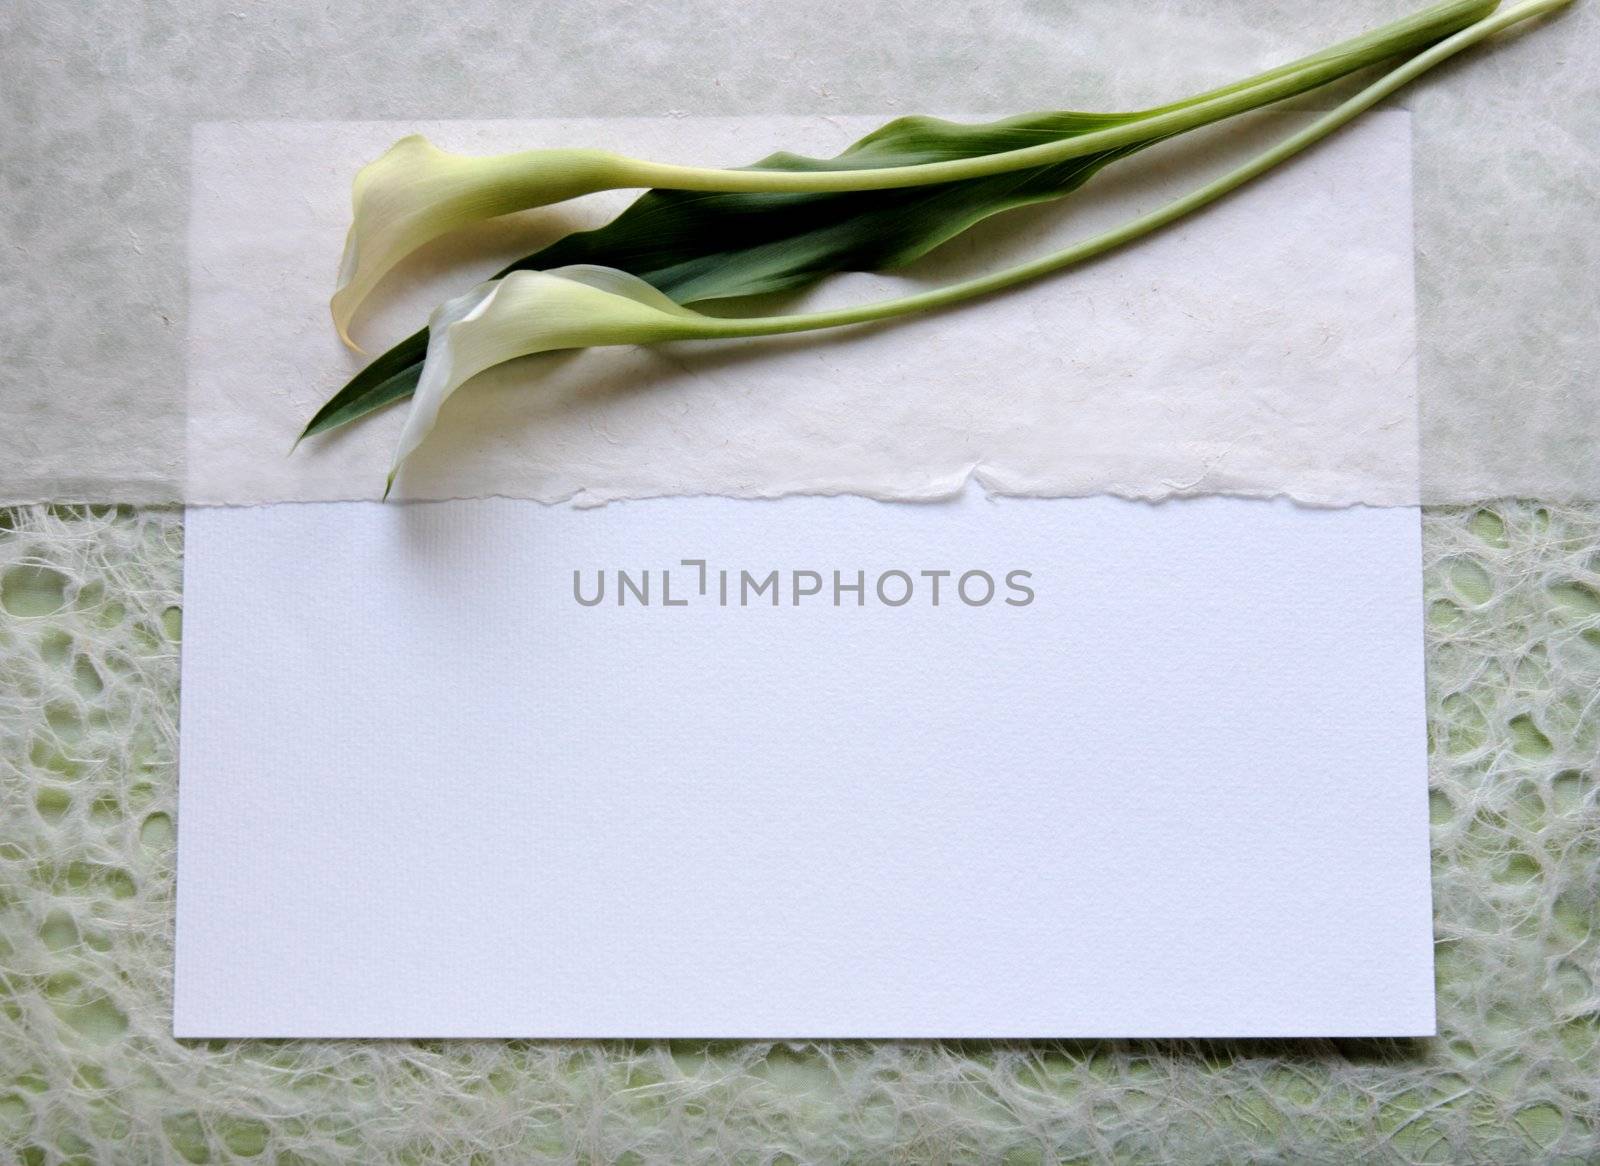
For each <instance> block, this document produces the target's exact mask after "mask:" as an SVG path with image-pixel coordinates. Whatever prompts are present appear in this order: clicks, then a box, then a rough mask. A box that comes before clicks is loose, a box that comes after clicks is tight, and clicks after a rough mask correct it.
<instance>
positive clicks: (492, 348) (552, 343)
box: [384, 266, 726, 496]
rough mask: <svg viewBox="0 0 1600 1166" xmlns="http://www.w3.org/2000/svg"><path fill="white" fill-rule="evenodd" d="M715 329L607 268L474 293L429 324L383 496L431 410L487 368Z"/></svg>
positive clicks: (446, 306)
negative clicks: (526, 358) (423, 354)
mask: <svg viewBox="0 0 1600 1166" xmlns="http://www.w3.org/2000/svg"><path fill="white" fill-rule="evenodd" d="M720 324H721V322H720V321H717V320H715V319H713V318H712V317H710V316H703V315H701V314H700V313H699V312H694V311H691V310H689V309H688V308H685V307H682V306H681V305H679V304H676V303H674V302H673V301H672V300H670V299H668V298H667V297H666V296H665V295H663V294H662V293H661V292H659V291H657V290H656V289H655V288H653V287H651V286H650V285H649V284H648V283H645V282H644V280H642V279H639V278H637V277H635V276H632V275H629V274H628V273H627V272H624V271H617V270H616V269H614V268H610V267H587V266H580V267H558V268H552V269H551V270H549V271H515V272H512V273H511V274H510V275H507V276H505V277H504V278H502V279H494V280H490V281H488V282H487V283H480V284H479V285H478V286H477V287H475V288H473V289H472V290H471V291H469V292H467V293H466V294H465V295H461V296H457V297H456V298H455V299H453V300H447V301H446V302H445V303H443V304H441V305H440V306H439V307H438V309H436V310H435V311H434V313H433V316H432V317H431V318H430V319H429V320H428V357H427V360H426V361H425V362H424V363H423V366H422V376H421V378H420V379H419V380H418V381H417V391H416V394H415V395H414V396H413V397H412V399H411V411H410V413H409V414H407V416H406V422H405V426H404V428H403V429H402V430H401V431H400V442H399V445H398V446H397V447H396V449H395V455H394V464H393V465H392V467H391V468H390V470H389V486H391V487H392V486H393V485H394V479H395V474H397V473H398V472H399V470H400V464H401V463H402V462H403V461H405V459H406V458H407V457H409V456H410V455H411V453H412V452H413V451H414V450H415V449H416V448H417V446H419V445H421V444H422V440H423V438H425V437H427V435H428V433H429V432H430V431H431V430H432V429H433V427H434V424H435V422H437V420H438V418H439V409H440V407H441V406H442V405H443V404H444V403H445V401H446V400H447V399H449V397H450V395H451V394H452V393H454V392H455V391H456V390H457V389H458V388H460V387H461V386H462V385H463V384H465V383H466V382H467V381H468V380H470V379H471V378H473V377H475V376H477V375H478V374H479V373H480V372H482V371H484V370H485V369H487V368H492V367H493V366H495V365H497V364H502V363H504V362H505V361H508V360H515V359H516V358H517V357H520V356H532V355H534V354H535V353H539V352H554V351H557V350H558V349H563V348H594V347H598V346H602V345H608V344H655V343H658V342H660V341H663V340H684V339H693V338H697V337H710V336H718V335H722V334H724V333H725V331H726V329H725V327H720V326H719V325H720ZM384 493H385V495H386V496H387V494H388V490H387V489H386V490H385V491H384Z"/></svg>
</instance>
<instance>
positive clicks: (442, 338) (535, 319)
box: [384, 0, 1571, 497]
mask: <svg viewBox="0 0 1600 1166" xmlns="http://www.w3.org/2000/svg"><path fill="white" fill-rule="evenodd" d="M1569 3H1571V0H1523V3H1520V4H1517V5H1515V6H1513V7H1511V8H1508V9H1505V10H1504V11H1502V12H1499V13H1497V14H1495V15H1493V16H1490V17H1488V18H1486V19H1484V20H1480V21H1478V22H1477V23H1476V24H1472V25H1469V26H1468V27H1467V28H1465V29H1463V30H1461V31H1460V32H1458V33H1456V34H1455V35H1453V36H1450V37H1447V38H1446V39H1444V40H1442V41H1440V42H1439V43H1438V44H1436V45H1434V46H1433V47H1432V48H1430V49H1428V50H1426V51H1425V52H1423V53H1420V54H1419V55H1418V56H1416V57H1414V58H1413V59H1411V60H1410V61H1408V62H1406V63H1405V64H1404V65H1402V66H1400V67H1399V68H1398V69H1395V70H1394V71H1393V72H1390V73H1388V74H1387V75H1385V76H1384V77H1382V78H1380V79H1379V80H1377V81H1375V82H1374V83H1372V84H1371V85H1369V86H1367V87H1366V88H1365V89H1363V90H1361V91H1360V92H1359V93H1357V94H1355V95H1354V96H1352V97H1350V98H1348V99H1347V100H1346V101H1344V102H1343V103H1342V104H1340V105H1339V106H1338V107H1337V108H1335V109H1333V110H1330V111H1329V112H1328V113H1325V114H1323V115H1322V116H1320V117H1318V118H1317V119H1316V120H1315V121H1313V122H1311V123H1310V124H1309V125H1307V126H1305V127H1304V128H1302V129H1300V130H1299V131H1297V132H1296V133H1293V134H1291V135H1289V136H1288V137H1286V138H1284V139H1283V140H1282V141H1280V142H1279V143H1278V144H1277V145H1275V146H1273V147H1272V148H1270V149H1268V150H1266V151H1264V152H1262V153H1261V154H1258V155H1257V156H1256V157H1254V158H1252V159H1251V160H1250V161H1248V162H1246V163H1244V164H1243V165H1242V166H1239V167H1238V168H1236V169H1234V170H1231V171H1229V172H1228V173H1226V174H1224V175H1222V176H1220V177H1218V178H1215V179H1213V180H1212V181H1210V182H1208V183H1206V184H1205V185H1204V186H1201V187H1199V188H1197V189H1195V190H1192V191H1190V192H1189V193H1188V194H1186V195H1184V196H1183V197H1181V198H1178V199H1175V200H1174V201H1172V202H1170V203H1168V204H1166V205H1165V206H1163V207H1160V208H1158V209H1156V210H1153V211H1150V212H1148V213H1146V214H1143V215H1140V216H1138V217H1137V218H1134V219H1131V220H1129V221H1128V222H1125V223H1123V224H1121V225H1120V226H1118V227H1114V228H1112V229H1111V230H1109V231H1106V232H1105V233H1103V234H1100V235H1096V236H1094V237H1092V238H1089V239H1085V240H1084V241H1082V242H1080V243H1075V244H1073V245H1072V246H1070V247H1067V248H1065V249H1064V250H1061V251H1057V252H1055V253H1053V254H1050V255H1044V256H1041V257H1039V258H1037V259H1034V260H1031V261H1029V262H1027V263H1022V264H1018V265H1017V266H1015V267H1008V268H1005V269H1003V270H1001V271H996V272H993V273H991V274H989V275H984V276H979V277H977V278H975V279H969V280H964V281H962V282H960V283H953V284H949V285H947V286H945V287H941V288H935V289H933V290H931V291H925V292H919V293H917V294H915V295H910V296H903V297H901V298H898V299H889V300H878V301H875V302H872V303H867V304H860V305H856V306H854V307H847V308H838V309H834V310H831V311H824V312H809V313H801V314H797V315H787V316H754V317H732V318H730V317H721V316H707V315H703V314H702V313H700V312H696V311H693V310H691V309H689V308H685V307H683V306H682V305H681V304H679V303H677V302H676V301H675V300H673V299H671V298H670V297H668V296H667V295H666V294H664V293H663V292H661V291H660V290H658V289H657V288H656V287H655V286H653V285H652V284H649V283H646V282H645V281H644V280H642V279H640V278H638V277H637V276H634V275H630V274H628V273H627V272H624V271H619V270H617V269H615V268H610V267H599V266H586V265H580V266H571V267H560V268H553V269H551V270H549V271H514V272H512V273H510V274H508V275H506V276H504V277H502V278H500V279H495V280H490V281H489V282H487V283H482V284H479V285H478V286H477V287H475V288H473V289H472V291H470V292H468V293H467V294H466V295H463V296H459V297H457V298H456V299H453V300H450V301H448V302H447V303H445V304H444V305H442V306H441V307H440V308H439V309H438V310H437V311H436V312H435V313H434V314H433V317H432V319H430V320H429V322H428V348H427V357H426V359H425V360H424V362H423V366H422V373H421V376H420V379H419V380H418V382H417V388H416V392H415V395H414V396H413V398H412V403H411V413H410V415H409V416H408V417H407V418H406V423H405V426H404V428H403V429H402V431H401V434H400V443H399V446H398V448H397V449H396V451H395V457H394V464H393V466H392V467H391V469H390V471H389V482H388V485H389V486H390V487H392V486H393V485H394V479H395V475H396V474H397V473H398V472H399V469H400V465H401V463H402V462H403V461H404V460H405V459H406V457H407V456H409V455H410V454H411V453H412V451H414V450H415V449H416V448H417V446H419V445H420V444H421V443H422V440H423V438H425V437H426V436H427V435H428V432H429V431H430V430H431V429H432V428H433V426H434V423H435V421H436V420H437V419H438V416H439V408H440V406H441V405H443V404H444V402H445V400H446V399H447V398H448V397H449V396H450V394H451V393H454V392H455V391H456V390H457V389H458V388H460V387H461V386H462V385H463V384H465V383H466V382H467V381H468V380H470V379H471V378H472V377H474V376H476V375H477V374H478V373H480V372H482V371H484V370H485V369H487V368H491V367H493V366H494V365H497V364H500V363H502V362H504V361H508V360H514V359H516V358H517V357H519V356H530V355H532V354H534V353H537V352H551V351H554V350H557V349H563V348H590V347H596V346H601V345H612V344H656V343H660V342H662V341H667V340H688V339H705V340H710V339H730V338H733V337H741V336H775V335H779V334H783V333H793V332H810V331H815V330H818V329H823V328H838V327H843V326H846V325H850V324H863V323H867V322H869V321H874V320H887V319H892V318H894V317H897V316H905V315H909V314H911V313H913V312H921V311H928V310H931V309H935V308H943V307H948V306H950V305H953V304H957V303H960V302H962V301H964V300H970V299H974V298H976V297H978V296H983V295H988V294H991V293H993V292H997V291H1000V290H1002V289H1004V288H1008V287H1013V286H1015V285H1017V284H1020V283H1025V282H1027V281H1029V280H1032V279H1038V278H1040V277H1042V276H1045V275H1049V274H1051V273H1053V272H1056V271H1060V270H1062V269H1063V268H1067V267H1070V266H1072V265H1073V264H1075V263H1080V262H1083V261H1084V260H1086V259H1091V258H1093V257H1095V256H1097V255H1101V254H1104V253H1105V252H1107V251H1110V250H1112V249H1114V248H1116V247H1120V246H1122V245H1123V244H1125V243H1129V242H1132V241H1133V240H1135V239H1138V238H1140V237H1142V236H1144V235H1148V234H1150V233H1151V232H1152V231H1156V230H1159V229H1161V228H1162V227H1165V226H1167V225H1168V224H1169V223H1172V222H1175V221H1177V220H1178V219H1181V218H1183V217H1184V216H1185V215H1187V214H1190V213H1192V212H1193V211H1196V210H1199V209H1200V208H1201V207H1204V206H1206V205H1208V204H1210V203H1213V202H1215V201H1216V200H1218V199H1220V198H1222V197H1223V196H1225V195H1227V194H1229V193H1230V192H1231V191H1234V190H1236V189H1238V188H1239V187H1241V186H1243V185H1245V184H1246V183H1248V182H1251V181H1253V180H1254V179H1256V178H1259V177H1260V176H1261V175H1263V174H1265V173H1267V172H1268V171H1269V170H1271V169H1273V168H1274V167H1275V166H1277V165H1278V164H1279V163H1281V162H1284V161H1286V160H1287V159H1289V158H1292V157H1294V156H1295V155H1296V154H1298V153H1300V152H1301V151H1302V150H1305V149H1307V148H1308V147H1310V146H1311V145H1313V144H1315V143H1316V142H1319V141H1321V140H1322V139H1323V138H1325V137H1327V136H1328V135H1329V134H1331V133H1333V132H1334V131H1335V130H1337V129H1339V128H1340V127H1341V126H1343V125H1345V124H1347V123H1348V122H1350V121H1351V120H1353V119H1354V118H1356V117H1357V116H1358V115H1360V114H1361V113H1363V112H1364V111H1366V110H1368V109H1370V108H1372V106H1374V105H1376V104H1378V102H1380V101H1382V100H1383V99H1384V98H1386V97H1388V96H1389V95H1390V94H1392V93H1394V92H1395V91H1396V90H1398V89H1400V88H1402V87H1404V86H1405V85H1407V84H1409V83H1410V82H1411V81H1413V80H1415V79H1416V78H1417V77H1420V76H1422V75H1423V74H1424V73H1426V72H1427V71H1428V70H1429V69H1432V68H1433V67H1434V66H1435V65H1438V64H1439V63H1440V62H1442V61H1446V60H1448V59H1450V58H1451V57H1453V56H1455V55H1456V54H1457V53H1459V52H1461V51H1462V50H1464V49H1466V48H1469V47H1470V46H1472V45H1475V44H1477V43H1478V42H1480V41H1482V40H1484V39H1486V38H1487V37H1490V36H1492V35H1494V34H1495V33H1497V32H1499V31H1501V30H1502V29H1505V28H1508V27H1510V26H1511V25H1513V24H1516V23H1518V22H1519V21H1522V20H1526V19H1528V18H1530V17H1534V16H1540V15H1543V14H1544V13H1547V12H1552V11H1554V10H1556V9H1558V8H1562V7H1564V6H1565V5H1567V4H1569ZM388 493H389V491H388V489H387V488H386V489H385V490H384V496H385V497H387V496H388Z"/></svg>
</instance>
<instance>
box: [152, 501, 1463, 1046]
mask: <svg viewBox="0 0 1600 1166" xmlns="http://www.w3.org/2000/svg"><path fill="white" fill-rule="evenodd" d="M1418 521H1419V520H1418V513H1417V511H1416V510H1415V509H1350V510H1310V509H1302V508H1297V507H1294V506H1292V505H1289V504H1286V503H1278V502H1261V501H1249V500H1242V499H1227V498H1209V499H1200V500H1195V501H1188V502H1178V503H1167V504H1163V505H1159V506H1153V505H1148V504H1144V503H1137V502H1127V501H1121V500H1117V499H1112V498H1104V497H1100V498H1086V499H1061V500H1020V499H1016V500H991V499H988V498H985V497H981V496H970V495H969V496H967V497H965V498H962V499H960V500H958V501H955V502H949V503H934V504H922V505H912V504H891V503H880V502H874V501H870V500H866V499H861V498H787V499H783V500H781V501H775V502H756V501H736V500H729V499H717V498H678V499H669V500H661V501H651V502H634V503H624V504H616V505H612V506H609V507H606V508H604V509H598V510H576V509H570V508H561V507H555V508H547V507H544V506H541V505H539V504H536V503H531V502H514V501H507V500H493V499H491V500H478V501H470V502H446V503H438V504H427V505H406V506H387V507H385V506H381V505H376V504H371V503H332V504H300V505H278V506H266V507H256V508H246V509H193V510H191V511H190V512H189V516H188V529H187V552H186V568H185V571H186V577H185V620H184V631H185V641H184V650H183V710H182V711H183V736H182V773H181V801H180V810H181V814H180V850H179V902H178V937H177V983H176V1000H175V1019H174V1029H175V1031H176V1033H177V1034H178V1035H179V1036H189V1037H194V1036H217V1037H222V1036H263V1037H273V1036H549V1037H619V1036H640V1037H648V1036H681V1037H689V1036H703V1037H785V1036H789V1037H802V1036H837V1037H867V1036H877V1037H930V1036H963V1037H1046V1036H1283V1035H1311V1034H1316V1035H1377V1034H1389V1035H1401V1034H1423V1033H1431V1032H1432V1031H1433V998H1432V963H1431V934H1430V896H1429V883H1428V848H1427V817H1426V814H1427V809H1426V779H1425V771H1426V766H1425V744H1424V723H1423V672H1422V600H1421V594H1420V576H1421V570H1420V562H1419V548H1418V543H1419V538H1418Z"/></svg>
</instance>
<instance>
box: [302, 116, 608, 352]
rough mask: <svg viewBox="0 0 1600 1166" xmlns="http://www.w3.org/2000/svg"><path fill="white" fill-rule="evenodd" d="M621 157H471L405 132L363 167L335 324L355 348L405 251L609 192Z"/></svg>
mask: <svg viewBox="0 0 1600 1166" xmlns="http://www.w3.org/2000/svg"><path fill="white" fill-rule="evenodd" d="M615 162H616V159H615V158H614V156H612V155H610V154H607V153H605V152H604V151H601V150H529V151H526V152H524V153H521V154H503V155H499V156H496V157H490V158H472V157H467V156H466V155H463V154H452V153H449V152H448V151H445V150H441V149H439V148H438V147H437V146H435V145H434V144H433V143H432V142H430V141H428V139H427V138H425V137H423V136H422V135H421V134H412V135H410V136H409V137H404V138H401V139H400V140H399V141H398V142H396V143H395V144H394V145H393V146H391V147H389V149H388V151H387V152H385V153H384V155H383V156H382V157H381V158H379V159H377V160H376V161H374V162H370V163H368V164H367V165H366V166H364V167H362V169H361V171H360V173H358V174H357V175H356V181H355V189H354V191H353V193H352V195H351V204H352V209H353V211H354V217H353V219H352V221H351V224H350V231H349V233H348V234H347V235H346V236H345V243H344V256H343V258H342V259H341V260H340V263H339V281H338V286H337V288H336V289H335V291H334V293H333V300H332V301H331V303H330V305H329V306H330V307H331V308H332V310H333V323H334V327H336V328H337V329H338V330H339V336H340V338H341V339H343V340H344V342H345V343H346V344H348V345H349V346H350V347H351V348H355V349H356V350H357V351H360V348H359V346H358V345H357V344H356V343H355V342H354V341H352V340H351V339H350V323H351V321H352V320H353V319H354V318H355V315H356V312H357V310H358V309H359V308H360V306H361V302H362V300H364V299H366V297H367V295H368V293H370V292H371V291H372V289H373V288H374V287H375V286H376V285H377V283H378V281H379V280H380V279H382V278H383V277H384V276H385V275H386V274H387V273H388V272H389V270H390V269H391V268H393V267H394V265H395V264H396V263H398V262H399V261H400V260H401V259H403V258H405V256H406V255H408V254H410V253H411V252H412V251H415V250H416V249H417V248H418V247H420V246H422V245H423V244H424V243H427V242H429V241H431V240H433V239H437V238H438V237H439V236H441V235H444V234H447V233H449V232H450V231H453V230H455V229H456V228H458V227H463V226H466V225H468V224H470V223H475V222H478V221H480V220H482V219H488V218H493V217H495V216H496V215H504V214H510V213H511V212H512V211H518V210H525V209H528V208H530V207H539V206H547V205H549V204H551V203H557V202H563V201H565V200H566V199H569V198H577V197H578V196H580V195H584V194H590V193H593V192H594V191H597V190H606V189H609V188H611V187H612V186H614V185H615V184H616V177H617V175H616V167H615Z"/></svg>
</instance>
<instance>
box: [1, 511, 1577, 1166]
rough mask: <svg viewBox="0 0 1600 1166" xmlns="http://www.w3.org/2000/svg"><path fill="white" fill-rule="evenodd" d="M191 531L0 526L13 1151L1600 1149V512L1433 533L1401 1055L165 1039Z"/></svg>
mask: <svg viewBox="0 0 1600 1166" xmlns="http://www.w3.org/2000/svg"><path fill="white" fill-rule="evenodd" d="M181 543H182V531H181V522H180V519H179V517H178V515H177V514H176V513H174V512H168V511H160V510H154V511H132V510H95V511H83V510H64V509H56V510H47V509H42V508H26V509H20V510H11V511H5V512H0V1161H4V1162H7V1163H10V1162H17V1163H24V1164H28V1166H34V1164H41V1163H58V1162H118V1163H166V1162H190V1163H205V1162H212V1163H223V1162H255V1161H260V1162H269V1163H277V1164H290V1163H323V1162H363V1163H369V1162H370V1163H417V1162H433V1161H465V1160H467V1159H468V1158H469V1157H472V1160H474V1161H479V1162H485V1163H523V1162H529V1161H545V1160H554V1161H580V1162H590V1161H598V1162H612V1161H632V1162H687V1163H694V1162H707V1163H711V1162H725V1161H739V1162H745V1161H750V1162H795V1161H798V1162H840V1161H907V1162H924V1161H955V1162H997V1163H998V1162H1006V1163H1012V1162H1015V1163H1035V1162H1037V1163H1046V1162H1057V1161H1106V1160H1117V1161H1185V1162H1188V1161H1198V1162H1215V1161H1260V1160H1274V1161H1276V1160H1282V1161H1294V1162H1346V1161H1354V1160H1363V1161H1365V1160H1374V1161H1395V1162H1461V1161H1474V1162H1495V1163H1537V1162H1568V1163H1578V1162H1589V1161H1594V1160H1596V1159H1597V1158H1600V988H1597V984H1600V936H1597V934H1596V919H1597V914H1600V912H1597V907H1600V904H1597V890H1596V888H1597V886H1600V716H1597V709H1596V692H1597V691H1600V508H1595V507H1588V508H1582V509H1579V508H1571V507H1558V506H1545V505H1537V504H1532V503H1497V504H1493V505H1488V506H1484V507H1474V508H1461V509H1443V510H1435V511H1432V512H1430V513H1429V514H1428V515H1427V518H1426V522H1425V548H1426V585H1427V591H1426V594H1427V603H1428V668H1429V683H1430V691H1429V697H1428V711H1429V716H1430V722H1431V782H1432V818H1433V825H1432V829H1433V848H1434V893H1435V928H1436V934H1437V939H1438V948H1437V959H1438V991H1439V1021H1440V1036H1439V1037H1438V1038H1437V1039H1434V1040H1417V1041H1405V1042H1389V1041H1336V1042H1334V1041H1295V1042H1228V1041H1214V1042H1125V1041H1109V1042H1108V1041H1092V1042H1091V1041H1085V1042H1072V1043H1061V1042H966V1043H945V1042H930V1043H917V1042H844V1043H841V1042H820V1043H819V1042H804V1043H795V1044H790V1043H771V1042H748V1043H733V1042H724V1043H716V1044H706V1043H703V1042H692V1041H689V1042H672V1043H650V1042H607V1043H589V1042H578V1041H569V1042H550V1043H544V1042H528V1041H469V1042H453V1041H386V1042H379V1043H367V1042H338V1041H262V1042H252V1041H210V1042H176V1041H174V1040H173V1039H172V1038H171V1036H170V1035H169V1034H170V1031H171V980H170V969H171V966H172V946H171V920H172V895H173V870H174V857H175V856H174V846H173V836H174V805H175V793H176V776H175V772H174V769H175V766H174V759H175V753H176V730H177V726H176V711H177V671H178V670H177V656H178V644H179V639H180V635H181V616H180V611H181V603H182V596H181V594H180V590H179V579H180V570H179V568H180V556H181V551H182V546H181ZM1129 857H1130V861H1137V859H1138V856H1137V855H1131V856H1129ZM1037 860H1038V861H1048V856H1038V859H1037ZM774 861H781V857H777V856H775V857H774ZM423 873H424V875H425V872H423ZM641 874H642V875H643V876H646V877H648V874H649V872H641ZM268 939H269V937H265V936H264V937H263V942H267V941H268ZM239 958H240V959H241V960H248V959H249V958H250V951H249V950H248V948H245V949H243V950H241V951H240V953H239ZM632 958H633V960H634V962H635V966H636V968H637V974H638V975H640V976H641V977H648V976H650V975H651V967H652V963H651V961H652V959H653V958H654V956H653V954H652V953H651V952H650V951H643V950H641V951H637V952H635V953H633V956H632ZM772 958H773V959H774V960H776V961H782V960H783V959H784V958H785V957H784V952H783V951H782V949H781V948H775V949H774V950H773V952H772ZM311 986H312V985H310V984H308V989H309V988H310V987H311ZM474 1155H475V1157H473V1156H474Z"/></svg>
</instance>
